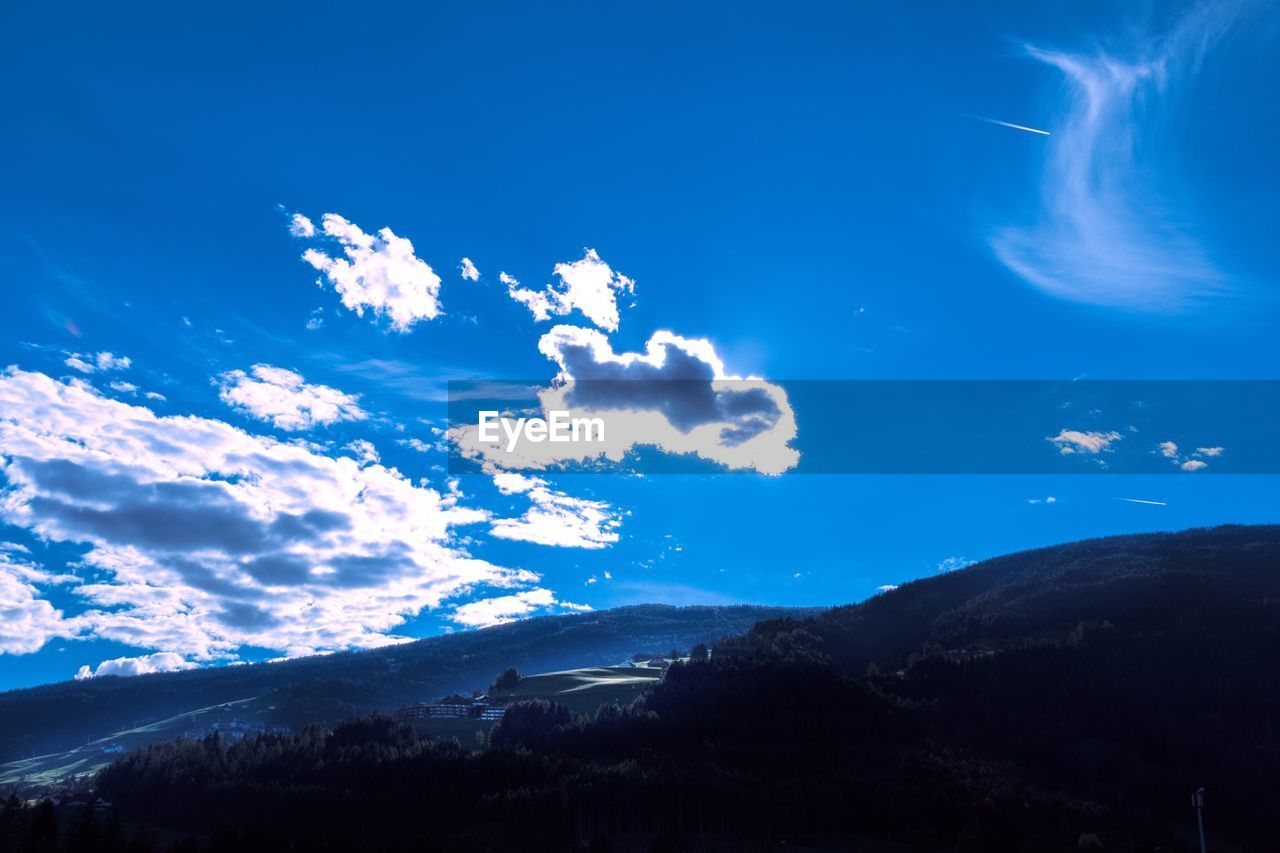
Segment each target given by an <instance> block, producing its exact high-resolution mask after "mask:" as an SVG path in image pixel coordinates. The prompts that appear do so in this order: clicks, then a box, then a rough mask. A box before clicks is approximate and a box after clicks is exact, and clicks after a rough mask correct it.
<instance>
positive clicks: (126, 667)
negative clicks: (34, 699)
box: [76, 652, 197, 681]
mask: <svg viewBox="0 0 1280 853" xmlns="http://www.w3.org/2000/svg"><path fill="white" fill-rule="evenodd" d="M196 666H197V664H195V663H192V662H191V661H188V660H184V659H183V657H182V655H175V654H174V653H173V652H156V653H155V654H151V655H140V656H139V657H134V658H112V659H111V660H104V661H103V662H102V663H100V664H98V668H97V669H93V668H92V667H89V666H82V667H80V671H79V672H77V673H76V681H84V680H85V679H86V678H101V677H102V676H104V675H116V676H121V677H128V676H133V675H150V674H151V673H153V672H178V671H180V670H184V669H195V668H196Z"/></svg>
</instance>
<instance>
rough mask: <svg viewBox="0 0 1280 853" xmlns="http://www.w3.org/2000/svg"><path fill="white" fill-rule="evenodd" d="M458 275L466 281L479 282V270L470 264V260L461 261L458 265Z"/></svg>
mask: <svg viewBox="0 0 1280 853" xmlns="http://www.w3.org/2000/svg"><path fill="white" fill-rule="evenodd" d="M458 274H459V275H461V276H462V277H463V278H465V279H466V280H467V281H479V280H480V270H478V269H476V265H475V264H473V263H472V262H471V259H470V258H463V259H462V263H460V264H459V265H458Z"/></svg>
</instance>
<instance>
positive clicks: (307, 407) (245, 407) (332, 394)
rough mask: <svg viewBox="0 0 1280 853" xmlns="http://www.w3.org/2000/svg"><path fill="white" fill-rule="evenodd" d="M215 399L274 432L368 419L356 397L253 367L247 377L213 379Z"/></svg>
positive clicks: (269, 368) (279, 369)
mask: <svg viewBox="0 0 1280 853" xmlns="http://www.w3.org/2000/svg"><path fill="white" fill-rule="evenodd" d="M217 385H218V396H219V397H220V398H222V401H223V402H224V403H226V404H227V405H228V406H231V407H232V408H234V409H236V410H238V411H240V412H243V413H245V414H247V415H250V416H252V417H255V418H258V419H259V420H263V421H267V422H268V423H270V424H272V425H273V426H275V427H276V428H277V429H283V430H303V429H311V428H312V427H316V426H325V425H327V424H332V423H337V422H338V421H360V420H364V419H365V418H367V417H368V416H369V415H368V413H367V412H365V411H364V409H362V408H360V402H359V401H360V397H359V395H355V394H345V393H343V392H342V391H339V390H338V389H337V388H330V387H329V386H328V385H311V384H308V383H307V382H306V380H304V379H303V378H302V375H301V374H300V373H295V372H294V371H292V370H285V369H284V368H282V367H272V366H271V365H269V364H255V365H254V366H253V367H251V368H250V369H249V373H245V372H244V371H243V370H231V371H228V372H226V373H222V374H220V375H219V376H218V378H217Z"/></svg>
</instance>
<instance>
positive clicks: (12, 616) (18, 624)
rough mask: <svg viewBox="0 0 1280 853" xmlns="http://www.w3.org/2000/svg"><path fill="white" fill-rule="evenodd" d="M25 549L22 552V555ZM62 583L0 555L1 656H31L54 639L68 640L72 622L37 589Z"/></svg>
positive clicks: (7, 555)
mask: <svg viewBox="0 0 1280 853" xmlns="http://www.w3.org/2000/svg"><path fill="white" fill-rule="evenodd" d="M5 545H6V546H9V543H5ZM19 548H20V546H17V547H13V548H12V550H19ZM25 550H26V549H25V548H23V549H21V551H22V552H23V553H25ZM63 580H64V579H63V578H55V577H52V576H50V575H49V573H47V572H45V571H43V570H42V569H39V568H38V567H36V566H35V565H33V564H31V563H29V562H27V561H25V560H21V559H17V558H15V557H13V556H12V555H11V554H6V553H0V654H11V655H22V654H30V653H31V652H35V651H38V650H39V649H40V647H41V646H43V645H44V644H45V643H47V642H48V641H49V640H51V639H53V638H54V637H68V636H72V635H73V634H74V633H75V632H76V626H75V623H74V622H71V621H68V620H67V619H65V618H64V617H63V615H62V611H61V610H58V609H57V608H55V607H54V606H53V605H52V604H50V603H49V602H48V601H46V600H44V599H43V598H41V597H40V596H41V592H40V589H39V587H38V586H37V585H40V586H49V585H52V584H55V583H59V582H62V581H63Z"/></svg>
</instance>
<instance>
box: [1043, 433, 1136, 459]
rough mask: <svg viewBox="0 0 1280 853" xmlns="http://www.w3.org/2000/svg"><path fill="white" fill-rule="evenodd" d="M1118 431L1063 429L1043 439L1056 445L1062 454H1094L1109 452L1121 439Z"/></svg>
mask: <svg viewBox="0 0 1280 853" xmlns="http://www.w3.org/2000/svg"><path fill="white" fill-rule="evenodd" d="M1123 438H1124V436H1122V435H1121V434H1120V433H1118V432H1081V431H1080V430H1074V429H1064V430H1061V431H1060V432H1059V433H1058V434H1057V435H1054V436H1049V437H1047V438H1045V441H1049V442H1052V443H1053V444H1055V445H1057V447H1058V452H1059V453H1062V454H1071V453H1083V454H1088V455H1092V456H1096V455H1097V454H1099V453H1110V452H1111V450H1112V445H1113V444H1114V443H1115V442H1117V441H1120V440H1121V439H1123Z"/></svg>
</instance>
